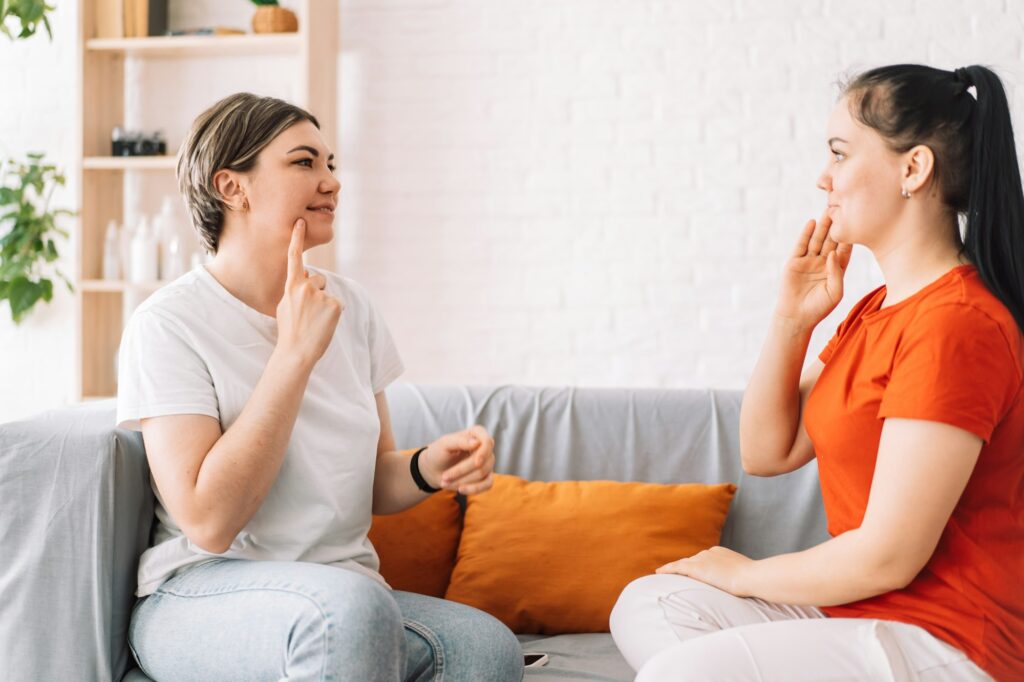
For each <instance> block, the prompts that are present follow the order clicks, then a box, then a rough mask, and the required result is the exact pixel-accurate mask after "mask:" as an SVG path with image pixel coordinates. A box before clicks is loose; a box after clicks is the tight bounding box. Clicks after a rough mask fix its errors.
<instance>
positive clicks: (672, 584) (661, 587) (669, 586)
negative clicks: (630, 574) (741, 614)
mask: <svg viewBox="0 0 1024 682" xmlns="http://www.w3.org/2000/svg"><path fill="white" fill-rule="evenodd" d="M701 587H707V586H706V585H704V584H703V583H700V582H698V581H696V580H693V579H692V578H687V577H684V576H681V575H667V574H662V575H658V574H655V575H645V576H642V577H640V578H637V579H636V580H634V581H633V582H631V583H629V584H628V585H626V587H625V588H623V590H622V594H620V595H619V598H618V599H617V600H616V601H615V606H613V607H612V612H611V615H610V616H609V618H608V627H609V630H610V631H611V633H612V635H613V636H614V635H615V634H616V633H620V634H621V633H623V632H626V631H628V630H630V629H632V628H633V626H635V625H636V623H637V621H638V620H640V621H644V622H647V621H649V620H650V619H651V618H652V617H656V616H657V615H658V614H660V601H661V600H662V599H664V598H665V597H666V596H668V595H670V594H673V593H676V592H679V591H682V590H686V589H691V588H692V589H701Z"/></svg>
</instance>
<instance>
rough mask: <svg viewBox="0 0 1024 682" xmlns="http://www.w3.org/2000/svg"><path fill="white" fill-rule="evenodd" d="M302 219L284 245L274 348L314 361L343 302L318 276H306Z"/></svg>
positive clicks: (327, 340)
mask: <svg viewBox="0 0 1024 682" xmlns="http://www.w3.org/2000/svg"><path fill="white" fill-rule="evenodd" d="M305 238H306V222H305V221H304V220H302V219H301V218H300V219H299V220H296V221H295V225H294V227H293V228H292V239H291V242H290V243H289V244H288V278H287V280H286V281H285V285H284V295H283V296H282V297H281V302H280V303H278V304H277V347H278V348H279V349H282V350H284V351H285V352H287V353H295V354H297V355H298V357H299V358H301V359H303V360H304V361H306V362H308V363H309V364H311V365H312V364H315V363H316V362H317V360H319V359H320V358H321V356H323V354H324V351H326V350H327V346H328V345H330V343H331V338H332V337H333V336H334V330H335V329H337V327H338V320H339V319H340V318H341V312H342V311H343V310H344V309H345V304H344V303H343V302H341V301H339V300H338V299H336V298H334V297H333V296H330V295H328V294H327V293H325V291H324V288H325V286H326V280H325V279H324V277H323V276H322V275H318V274H314V275H312V276H311V275H309V274H308V273H307V272H306V268H305V265H303V262H302V252H303V246H304V242H305Z"/></svg>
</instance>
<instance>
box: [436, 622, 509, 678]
mask: <svg viewBox="0 0 1024 682" xmlns="http://www.w3.org/2000/svg"><path fill="white" fill-rule="evenodd" d="M445 630H446V632H445V633H444V634H443V635H441V636H440V637H439V640H440V641H439V642H437V644H440V646H442V647H443V648H444V651H443V652H442V656H443V658H444V661H445V663H444V667H445V668H446V669H450V670H452V671H453V672H454V671H458V672H459V674H460V679H462V678H463V677H464V678H465V679H472V680H489V681H491V680H493V682H519V680H521V679H522V678H523V672H524V671H523V649H522V647H521V646H520V645H519V640H518V639H516V636H515V635H514V634H513V633H512V631H511V630H509V629H508V627H507V626H506V625H505V624H504V623H502V622H501V621H500V620H498V619H497V618H495V617H494V616H491V615H490V614H487V613H484V612H483V611H477V610H476V609H473V610H471V611H470V610H469V609H468V608H467V609H466V611H465V612H464V613H462V614H461V617H459V618H458V620H452V621H450V622H449V626H448V627H446V628H445ZM438 634H440V633H438Z"/></svg>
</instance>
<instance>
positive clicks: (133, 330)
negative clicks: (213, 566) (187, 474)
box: [117, 265, 403, 597]
mask: <svg viewBox="0 0 1024 682" xmlns="http://www.w3.org/2000/svg"><path fill="white" fill-rule="evenodd" d="M307 269H308V270H310V271H311V272H319V273H320V274H322V275H324V277H325V278H326V279H327V286H326V291H327V293H329V294H330V295H332V296H334V297H336V298H339V299H341V300H342V301H343V302H344V303H345V310H344V311H343V312H342V315H341V319H340V321H339V322H338V328H337V330H336V331H335V334H334V337H333V338H332V340H331V343H330V345H329V346H328V347H327V350H326V351H325V353H324V355H323V357H321V358H320V360H319V362H317V363H316V365H315V367H314V369H313V372H312V374H311V375H310V378H309V383H308V385H307V387H306V392H305V395H304V396H303V398H302V404H301V406H300V408H299V412H298V416H297V417H296V420H295V427H294V429H293V430H292V435H291V439H290V440H289V441H288V447H287V451H286V452H285V456H284V463H283V464H282V466H281V470H280V473H278V476H277V479H276V481H275V482H274V484H273V486H272V487H271V489H270V492H269V493H268V494H267V497H266V499H265V500H264V501H263V504H262V505H261V506H260V508H259V510H258V511H257V512H256V514H255V515H254V516H253V517H252V519H250V520H249V523H248V524H246V526H245V528H243V529H242V531H241V532H240V533H239V534H238V536H237V537H236V538H235V540H234V542H232V543H231V547H230V548H229V549H228V550H227V551H226V552H224V553H223V554H211V553H210V552H207V551H205V550H203V549H200V548H199V547H197V546H196V545H194V544H192V543H191V542H190V541H189V540H188V538H187V537H185V535H184V534H183V533H182V531H181V529H180V528H179V527H178V525H177V524H176V523H175V522H174V519H172V518H171V516H170V515H169V514H168V513H167V510H166V508H165V507H164V505H163V501H162V500H161V499H160V493H159V492H157V490H156V485H155V484H153V491H154V493H156V497H157V505H156V517H157V527H156V529H155V532H154V538H153V546H152V547H151V548H149V549H148V550H146V551H145V552H144V553H143V555H142V558H141V560H140V562H139V576H138V578H139V585H138V589H137V590H136V594H137V595H138V596H140V597H142V596H145V595H147V594H151V593H152V592H153V591H154V590H156V588H157V587H159V586H160V584H161V583H163V582H164V581H165V580H167V579H168V578H170V577H171V576H173V575H174V574H175V573H176V572H178V571H180V570H181V569H182V568H184V567H186V566H190V565H192V564H196V563H199V562H203V561H207V560H210V559H211V558H215V557H231V558H241V559H254V560H280V561H309V562H315V563H321V564H331V565H334V566H339V567H343V568H348V569H352V570H356V571H359V572H361V573H363V574H366V575H369V576H370V577H373V578H375V579H377V580H379V581H381V582H383V578H381V577H380V574H379V573H378V572H377V570H378V568H379V565H380V562H379V560H378V558H377V553H376V552H375V551H374V549H373V546H372V545H371V544H370V541H369V540H368V539H367V537H366V534H367V531H368V530H369V528H370V521H371V511H370V509H371V504H372V495H373V475H374V468H375V464H376V454H377V441H378V438H379V435H380V419H379V416H378V414H377V406H376V402H375V400H374V394H375V393H378V392H380V391H382V390H384V388H385V387H386V386H387V385H388V384H389V383H391V382H392V381H394V380H395V379H396V378H397V377H398V375H399V374H401V373H402V369H403V368H402V361H401V359H400V358H399V356H398V352H397V350H396V349H395V346H394V342H393V341H392V339H391V334H390V333H389V332H388V329H387V327H386V326H385V324H384V320H382V319H381V317H380V315H379V314H378V313H377V311H376V310H375V309H374V307H373V305H372V304H371V303H370V299H369V297H368V296H367V294H366V292H365V291H364V290H363V288H362V287H361V286H359V285H358V284H356V283H355V282H353V281H352V280H350V279H347V278H345V277H341V276H339V275H336V274H334V273H332V272H327V271H322V270H318V269H316V268H313V267H308V266H307ZM276 340H277V320H276V319H275V318H273V317H270V316H268V315H264V314H263V313H260V312H259V311H257V310H255V309H254V308H251V307H249V306H248V305H246V304H245V303H243V302H242V301H240V300H239V299H237V298H235V297H234V296H233V295H232V294H231V293H230V292H228V290H227V289H225V288H224V287H223V286H222V285H221V284H220V283H219V282H218V281H217V280H216V279H215V278H214V277H213V275H211V274H210V273H209V272H208V271H207V269H206V268H205V266H202V265H200V266H198V267H196V268H195V269H194V270H192V271H191V272H189V273H187V274H185V275H183V276H182V277H180V278H178V279H177V280H175V281H174V282H172V283H170V284H168V285H166V286H165V287H163V288H162V289H160V290H159V291H157V292H155V293H154V294H153V295H151V296H150V297H149V298H148V299H147V300H146V301H145V302H144V303H142V305H140V306H139V307H138V309H137V310H136V311H135V313H134V314H133V315H132V316H131V319H130V320H129V322H128V325H127V326H126V328H125V331H124V336H123V337H122V339H121V348H120V353H119V358H118V392H117V424H118V426H119V427H121V428H126V429H134V430H141V427H140V424H139V420H140V419H144V418H146V417H158V416H163V415H171V414H205V415H209V416H211V417H214V418H216V419H219V420H220V424H221V429H222V430H223V431H227V430H228V429H229V428H230V427H231V425H232V424H233V423H234V422H235V420H236V419H237V418H238V415H239V414H240V413H241V412H242V409H243V408H244V407H245V405H246V403H247V402H248V400H249V397H250V395H251V394H252V392H253V389H254V388H255V387H256V384H257V382H258V381H259V379H260V376H261V375H262V373H263V370H264V368H265V367H266V365H267V361H268V360H269V359H270V355H271V353H272V351H273V350H274V345H275V343H276ZM151 483H152V481H151Z"/></svg>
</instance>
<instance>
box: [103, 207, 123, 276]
mask: <svg viewBox="0 0 1024 682" xmlns="http://www.w3.org/2000/svg"><path fill="white" fill-rule="evenodd" d="M103 279H106V280H115V279H121V235H120V234H118V231H117V221H116V220H111V221H110V222H109V223H107V235H106V237H104V238H103Z"/></svg>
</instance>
